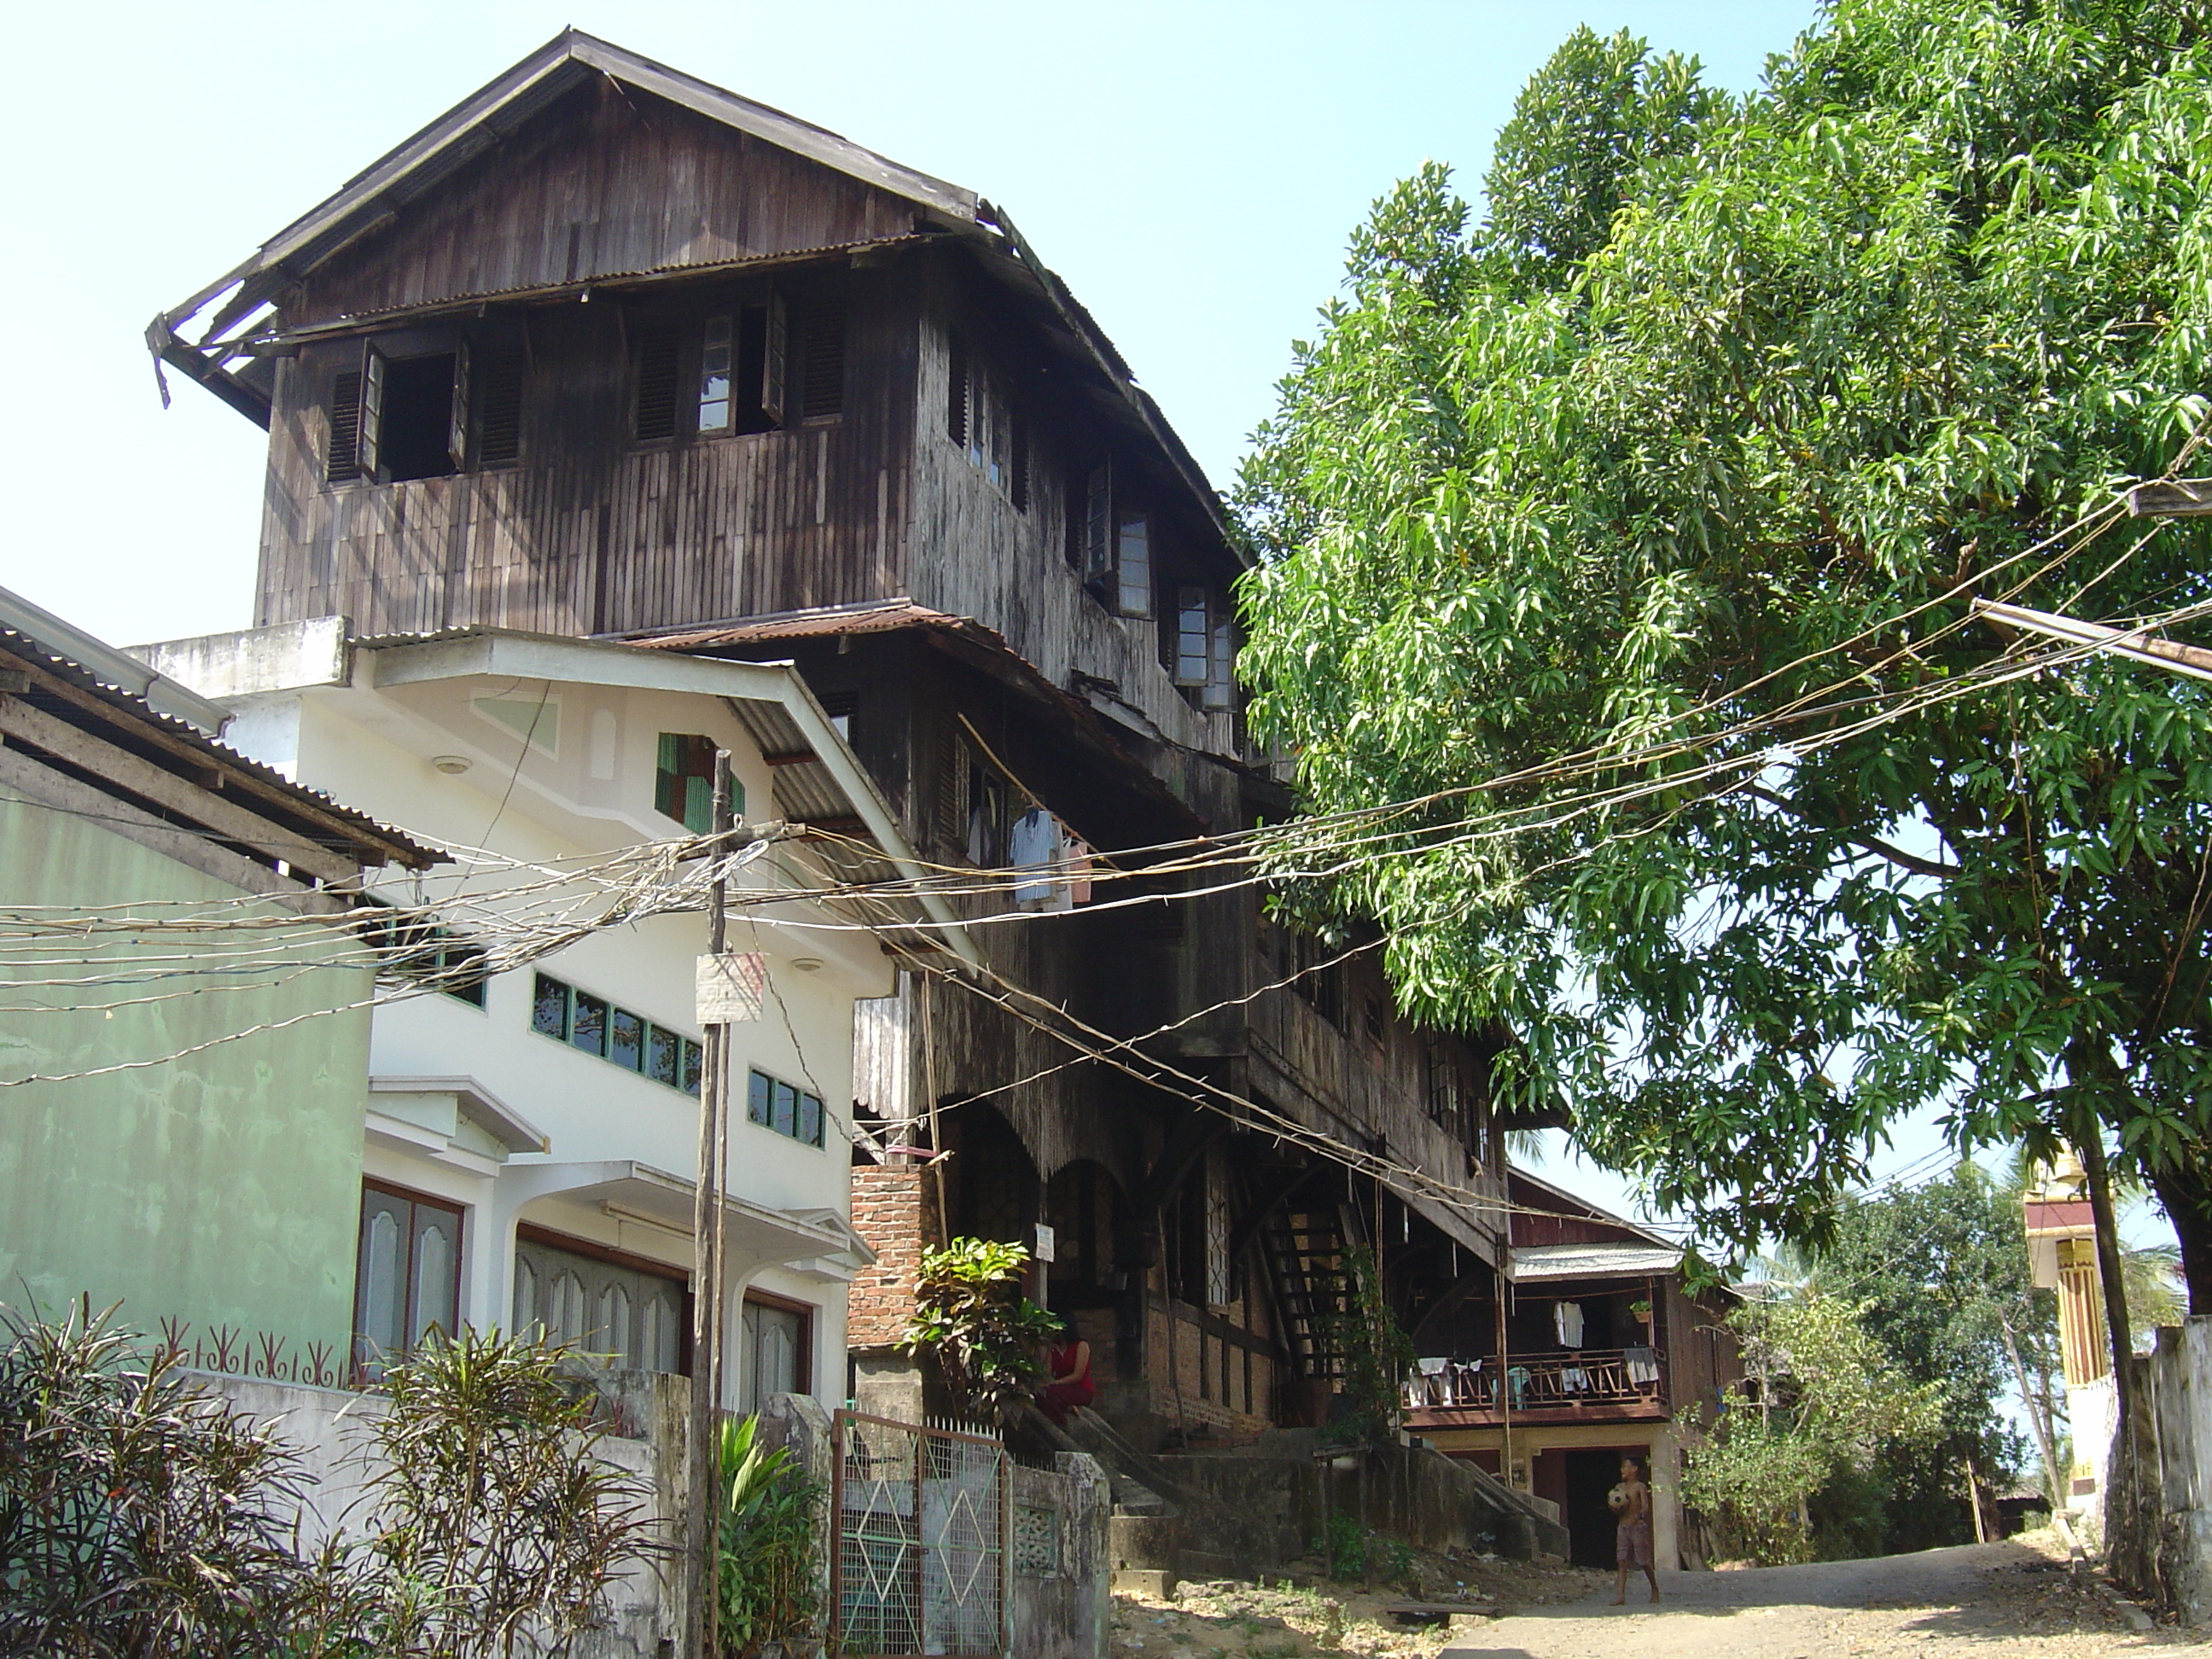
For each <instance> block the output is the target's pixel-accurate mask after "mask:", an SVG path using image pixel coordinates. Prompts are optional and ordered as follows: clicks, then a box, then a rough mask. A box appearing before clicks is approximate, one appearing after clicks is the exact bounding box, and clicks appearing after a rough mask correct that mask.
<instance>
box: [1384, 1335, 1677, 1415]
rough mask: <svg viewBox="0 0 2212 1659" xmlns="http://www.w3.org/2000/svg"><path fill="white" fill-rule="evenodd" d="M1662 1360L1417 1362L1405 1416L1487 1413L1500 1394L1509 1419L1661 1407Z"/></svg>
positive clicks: (1627, 1353)
mask: <svg viewBox="0 0 2212 1659" xmlns="http://www.w3.org/2000/svg"><path fill="white" fill-rule="evenodd" d="M1666 1367H1667V1356H1666V1353H1665V1352H1664V1351H1663V1350H1662V1349H1658V1348H1584V1349H1580V1350H1577V1351H1574V1352H1565V1353H1559V1352H1554V1353H1543V1354H1508V1355H1507V1356H1506V1357H1505V1364H1504V1365H1502V1366H1501V1365H1499V1364H1498V1360H1497V1357H1496V1356H1495V1355H1486V1356H1484V1357H1483V1358H1479V1359H1449V1358H1448V1359H1443V1360H1437V1359H1424V1360H1422V1361H1421V1362H1420V1363H1419V1367H1418V1368H1417V1369H1416V1370H1414V1372H1413V1375H1412V1376H1408V1377H1407V1379H1406V1389H1405V1395H1406V1408H1407V1410H1408V1411H1412V1412H1428V1411H1475V1412H1482V1413H1495V1412H1496V1411H1497V1410H1498V1403H1499V1401H1498V1397H1499V1395H1501V1394H1503V1395H1505V1396H1506V1398H1507V1402H1508V1403H1509V1404H1510V1406H1511V1407H1512V1409H1513V1410H1514V1411H1516V1412H1539V1411H1541V1412H1547V1413H1549V1412H1557V1411H1577V1410H1589V1411H1591V1412H1593V1413H1602V1412H1604V1411H1605V1410H1607V1408H1609V1407H1660V1408H1662V1409H1663V1408H1664V1407H1665V1405H1666V1401H1667V1384H1666V1374H1667V1373H1666Z"/></svg>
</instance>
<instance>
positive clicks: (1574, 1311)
mask: <svg viewBox="0 0 2212 1659" xmlns="http://www.w3.org/2000/svg"><path fill="white" fill-rule="evenodd" d="M1552 1330H1553V1334H1555V1335H1556V1336H1558V1338H1559V1346H1561V1347H1563V1348H1579V1347H1581V1346H1582V1345H1583V1304H1581V1303H1579V1302H1554V1303H1553V1304H1552Z"/></svg>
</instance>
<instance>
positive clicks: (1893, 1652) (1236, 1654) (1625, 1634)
mask: <svg viewBox="0 0 2212 1659" xmlns="http://www.w3.org/2000/svg"><path fill="white" fill-rule="evenodd" d="M1428 1565H1429V1568H1430V1570H1429V1571H1426V1572H1425V1575H1424V1577H1425V1584H1424V1593H1425V1596H1426V1597H1427V1598H1429V1599H1431V1600H1435V1601H1443V1600H1446V1599H1449V1600H1451V1601H1471V1602H1479V1603H1483V1604H1486V1605H1488V1606H1491V1607H1495V1608H1496V1610H1497V1616H1495V1617H1483V1616H1468V1615H1464V1614H1463V1615H1461V1616H1459V1617H1457V1618H1455V1619H1454V1620H1452V1621H1451V1624H1450V1626H1449V1627H1441V1626H1439V1627H1431V1628H1428V1629H1423V1630H1411V1629H1407V1628H1404V1627H1402V1626H1401V1625H1399V1624H1398V1623H1397V1622H1396V1621H1395V1620H1391V1619H1389V1617H1388V1616H1387V1614H1386V1613H1384V1611H1383V1609H1384V1608H1385V1607H1387V1606H1388V1605H1389V1603H1391V1602H1394V1601H1404V1600H1405V1599H1406V1597H1405V1595H1404V1594H1403V1593H1402V1592H1400V1591H1394V1590H1390V1589H1375V1590H1372V1591H1368V1590H1363V1589H1361V1588H1360V1587H1358V1586H1353V1585H1339V1584H1328V1583H1308V1584H1305V1585H1304V1586H1303V1587H1299V1588H1292V1587H1291V1586H1290V1585H1288V1584H1285V1583H1275V1584H1272V1585H1261V1586H1254V1585H1249V1584H1227V1583H1221V1584H1187V1585H1184V1586H1182V1588H1181V1589H1179V1590H1178V1592H1177V1593H1176V1595H1175V1597H1173V1598H1172V1599H1170V1600H1167V1601H1162V1600H1159V1599H1157V1598H1148V1597H1139V1596H1129V1595H1121V1596H1116V1597H1115V1615H1114V1634H1113V1645H1114V1649H1115V1659H1135V1656H1137V1655H1139V1654H1152V1655H1158V1656H1170V1655H1173V1656H1188V1659H1303V1656H1309V1655H1315V1654H1324V1653H1326V1654H1348V1655H1358V1656H1363V1659H1392V1656H1401V1659H1601V1656H1606V1659H1609V1656H1613V1655H1616V1654H1617V1655H1621V1656H1624V1659H1719V1656H1723V1655H1726V1656H1729V1659H1844V1656H1865V1659H1891V1656H1898V1655H1903V1654H1907V1653H1910V1654H1912V1655H1915V1656H1933V1659H1966V1656H1972V1659H2075V1656H2082V1659H2088V1656H2103V1655H2106V1654H2120V1653H2128V1652H2132V1651H2135V1650H2141V1649H2147V1648H2152V1647H2163V1646H2166V1645H2167V1644H2172V1643H2176V1642H2179V1641H2180V1640H2181V1639H2182V1638H2181V1637H2180V1635H2179V1633H2178V1632H2172V1631H2168V1630H2144V1629H2141V1628H2139V1626H2141V1625H2142V1624H2143V1623H2144V1622H2145V1621H2144V1620H2143V1619H2142V1615H2141V1614H2140V1613H2136V1612H2135V1610H2133V1609H2132V1608H2130V1607H2128V1606H2127V1604H2125V1603H2124V1602H2123V1601H2120V1599H2119V1598H2118V1596H2116V1595H2113V1594H2112V1591H2111V1590H2110V1589H2106V1587H2104V1586H2103V1585H2102V1584H2100V1583H2097V1582H2096V1581H2095V1580H2093V1579H2090V1578H2076V1577H2075V1576H2074V1575H2073V1574H2071V1573H2070V1572H2069V1571H2067V1570H2066V1568H2065V1565H2064V1558H2063V1553H2062V1552H2061V1551H2060V1550H2059V1548H2058V1547H2057V1541H2055V1540H2054V1539H2052V1538H2051V1536H2050V1535H2049V1534H2030V1535H2028V1536H2027V1537H2025V1538H2022V1539H2016V1540H2012V1541H2008V1542H2005V1543H2002V1544H1986V1545H1969V1546H1966V1547H1962V1548H1958V1549H1945V1550H1929V1551H1926V1552H1924V1553H1920V1554H1917V1555H1902V1556H1889V1557H1886V1558H1882V1559H1876V1560H1869V1561H1832V1562H1824V1563H1821V1564H1820V1565H1814V1566H1808V1567H1773V1568H1759V1569H1751V1570H1748V1571H1734V1572H1699V1573H1687V1572H1676V1573H1662V1574H1661V1575H1660V1589H1661V1593H1662V1596H1663V1598H1664V1599H1663V1600H1662V1602H1661V1603H1660V1605H1659V1606H1657V1607H1651V1606H1650V1605H1648V1604H1646V1603H1645V1602H1644V1595H1645V1594H1646V1593H1647V1592H1646V1591H1645V1590H1644V1586H1643V1585H1642V1583H1640V1581H1639V1582H1638V1583H1637V1584H1635V1585H1634V1586H1632V1589H1631V1592H1630V1601H1629V1604H1628V1605H1627V1606H1626V1607H1611V1606H1608V1605H1607V1603H1608V1602H1610V1601H1611V1600H1612V1596H1613V1580H1612V1577H1611V1576H1610V1575H1605V1576H1601V1575H1598V1574H1595V1573H1591V1572H1586V1571H1580V1570H1578V1569H1575V1568H1567V1567H1539V1566H1529V1565H1522V1564H1519V1563H1512V1562H1494V1563H1493V1562H1483V1561H1478V1560H1472V1559H1468V1560H1453V1561H1447V1562H1431V1563H1430V1564H1428ZM2131 1614H2132V1615H2133V1616H2132V1617H2131V1616H2130V1615H2131Z"/></svg>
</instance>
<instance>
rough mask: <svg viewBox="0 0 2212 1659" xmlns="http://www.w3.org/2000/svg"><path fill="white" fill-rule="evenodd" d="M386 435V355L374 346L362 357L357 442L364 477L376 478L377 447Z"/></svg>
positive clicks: (355, 448)
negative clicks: (359, 417) (359, 418)
mask: <svg viewBox="0 0 2212 1659" xmlns="http://www.w3.org/2000/svg"><path fill="white" fill-rule="evenodd" d="M383 435H384V354H383V353H382V352H380V351H379V350H378V349H376V348H375V347H374V346H371V347H369V348H368V352H367V354H366V355H365V356H363V357H362V380H361V429H360V431H359V432H358V433H357V434H356V441H355V445H354V453H355V454H356V456H357V457H358V458H359V464H360V466H361V476H362V477H364V478H368V479H372V480H373V479H374V477H376V467H377V459H378V457H377V448H378V444H379V441H380V440H381V439H382V437H383Z"/></svg>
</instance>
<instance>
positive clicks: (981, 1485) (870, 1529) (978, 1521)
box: [829, 1411, 1011, 1659]
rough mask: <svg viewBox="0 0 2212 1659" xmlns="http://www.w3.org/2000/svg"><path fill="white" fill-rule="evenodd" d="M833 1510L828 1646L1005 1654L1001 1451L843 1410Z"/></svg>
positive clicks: (977, 1440) (883, 1655) (969, 1437)
mask: <svg viewBox="0 0 2212 1659" xmlns="http://www.w3.org/2000/svg"><path fill="white" fill-rule="evenodd" d="M835 1431H836V1463H835V1474H834V1475H833V1477H832V1482H831V1495H830V1505H831V1508H832V1510H833V1511H834V1512H835V1514H836V1517H837V1547H836V1550H835V1552H834V1553H832V1554H831V1556H830V1563H829V1603H830V1606H831V1607H832V1608H833V1609H834V1610H835V1617H836V1629H835V1631H834V1632H833V1639H832V1641H831V1644H830V1647H831V1650H832V1651H836V1652H843V1653H847V1654H851V1655H865V1656H867V1659H921V1656H923V1655H931V1656H944V1659H994V1656H996V1655H999V1654H1002V1653H1004V1652H1005V1651H1006V1643H1007V1640H1008V1630H1007V1624H1006V1592H1007V1584H1006V1573H1007V1569H1008V1565H1009V1559H1008V1556H1007V1553H1006V1536H1007V1534H1008V1532H1009V1531H1010V1529H1011V1528H1010V1526H1009V1522H1008V1517H1007V1508H1008V1504H1009V1503H1010V1502H1011V1486H1010V1483H1009V1482H1008V1480H1007V1478H1006V1448H1005V1447H1003V1446H1001V1445H1000V1443H999V1442H998V1441H997V1440H995V1439H994V1438H992V1437H989V1436H987V1435H981V1434H975V1433H971V1432H966V1431H961V1430H957V1429H951V1428H941V1427H938V1426H936V1425H919V1424H914V1423H895V1422H893V1421H891V1420H890V1419H888V1418H882V1417H870V1416H867V1415H866V1414H865V1413H860V1412H852V1411H841V1412H839V1413H837V1415H836V1430H835Z"/></svg>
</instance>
